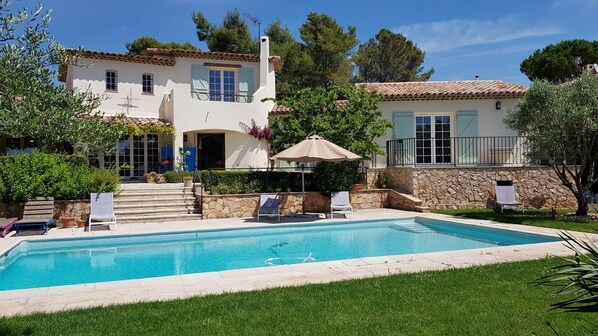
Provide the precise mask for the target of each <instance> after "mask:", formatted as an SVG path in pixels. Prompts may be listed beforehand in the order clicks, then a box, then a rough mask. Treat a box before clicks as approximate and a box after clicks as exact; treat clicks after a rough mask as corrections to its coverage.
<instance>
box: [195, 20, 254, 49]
mask: <svg viewBox="0 0 598 336" xmlns="http://www.w3.org/2000/svg"><path fill="white" fill-rule="evenodd" d="M191 17H192V19H193V22H194V23H195V28H196V30H197V38H198V39H199V40H200V41H201V42H205V43H206V44H207V46H208V49H209V50H210V51H219V52H229V53H238V54H257V53H258V50H259V44H258V42H257V41H255V40H252V39H251V33H250V32H249V27H248V26H247V23H245V21H243V19H242V18H241V15H240V14H239V11H238V10H236V9H235V10H232V11H228V12H227V13H226V16H224V20H223V22H222V25H221V26H220V27H218V26H215V25H213V24H211V23H210V22H209V21H208V20H207V19H206V18H205V16H204V15H203V14H202V13H201V12H195V11H194V12H193V14H192V16H191Z"/></svg>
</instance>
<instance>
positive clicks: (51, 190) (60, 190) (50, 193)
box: [0, 151, 120, 202]
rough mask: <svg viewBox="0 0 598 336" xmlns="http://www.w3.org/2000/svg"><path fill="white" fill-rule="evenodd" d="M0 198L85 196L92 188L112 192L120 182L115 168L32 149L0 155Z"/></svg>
mask: <svg viewBox="0 0 598 336" xmlns="http://www.w3.org/2000/svg"><path fill="white" fill-rule="evenodd" d="M0 171H1V172H2V175H0V180H1V181H2V182H1V184H2V185H4V186H5V189H4V192H3V193H2V194H0V199H1V200H3V201H6V202H24V201H26V200H27V199H30V198H33V197H54V198H55V199H79V198H88V197H89V193H92V192H113V191H115V190H116V189H117V188H118V186H119V183H120V178H119V176H118V174H117V173H116V172H115V171H109V170H103V169H99V168H94V167H89V166H88V165H87V163H86V162H85V160H82V159H81V158H77V157H75V156H72V155H61V154H45V153H42V152H38V151H34V152H33V153H30V154H18V155H15V156H10V157H3V158H1V159H0Z"/></svg>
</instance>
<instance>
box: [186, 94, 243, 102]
mask: <svg viewBox="0 0 598 336" xmlns="http://www.w3.org/2000/svg"><path fill="white" fill-rule="evenodd" d="M191 96H192V97H193V98H195V99H199V100H201V101H224V102H231V103H253V96H248V95H228V94H210V93H208V92H203V91H191Z"/></svg>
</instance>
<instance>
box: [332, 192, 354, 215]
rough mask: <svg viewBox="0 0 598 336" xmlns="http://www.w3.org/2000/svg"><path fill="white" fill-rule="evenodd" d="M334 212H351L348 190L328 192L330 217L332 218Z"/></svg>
mask: <svg viewBox="0 0 598 336" xmlns="http://www.w3.org/2000/svg"><path fill="white" fill-rule="evenodd" d="M335 213H341V214H347V213H353V207H352V206H351V202H350V201H349V192H348V191H338V192H333V193H331V194H330V218H333V217H334V214H335Z"/></svg>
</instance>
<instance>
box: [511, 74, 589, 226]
mask: <svg viewBox="0 0 598 336" xmlns="http://www.w3.org/2000/svg"><path fill="white" fill-rule="evenodd" d="M597 93H598V76H595V75H590V74H585V75H582V76H581V77H579V78H578V79H575V80H573V81H571V82H568V83H565V84H560V85H555V84H551V83H549V82H547V81H535V82H533V84H532V85H531V87H530V89H529V91H528V92H527V94H526V95H525V98H524V99H523V100H521V101H520V102H519V103H518V104H517V107H516V108H515V109H514V110H512V111H510V112H509V114H508V115H507V117H506V120H505V122H506V123H507V125H508V126H509V127H510V128H512V129H514V130H515V131H517V132H519V133H520V134H522V135H525V136H527V141H528V142H529V152H528V153H527V155H528V156H529V158H530V159H531V160H533V161H535V162H546V163H548V164H550V165H551V166H552V167H553V168H554V171H555V172H556V174H557V176H558V177H559V178H560V180H561V181H562V183H563V185H564V186H565V187H566V188H567V189H569V190H570V191H571V193H573V195H574V196H575V199H576V200H577V211H576V215H580V216H585V215H587V213H588V204H587V201H586V195H587V193H589V192H590V188H591V187H592V185H593V184H594V183H596V182H597V179H596V178H595V176H596V175H595V168H596V167H595V166H596V161H598V94H597Z"/></svg>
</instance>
